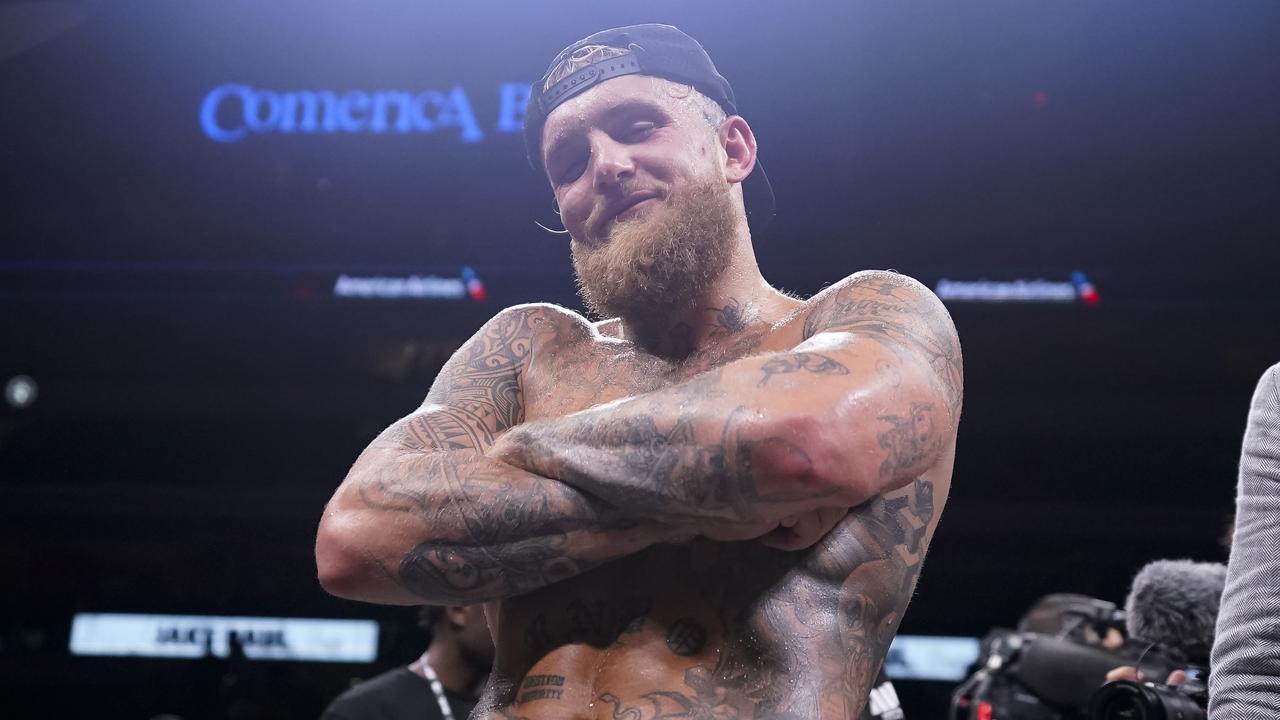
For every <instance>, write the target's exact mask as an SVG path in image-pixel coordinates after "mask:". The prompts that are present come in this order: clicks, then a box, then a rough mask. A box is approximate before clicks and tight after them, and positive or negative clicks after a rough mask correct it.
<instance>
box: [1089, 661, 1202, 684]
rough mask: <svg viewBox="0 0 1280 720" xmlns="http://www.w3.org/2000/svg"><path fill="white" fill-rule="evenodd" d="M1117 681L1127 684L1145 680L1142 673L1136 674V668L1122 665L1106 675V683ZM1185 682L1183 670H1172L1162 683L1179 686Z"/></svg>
mask: <svg viewBox="0 0 1280 720" xmlns="http://www.w3.org/2000/svg"><path fill="white" fill-rule="evenodd" d="M1117 680H1128V681H1129V682H1135V683H1136V682H1143V681H1144V680H1146V678H1145V677H1143V675H1142V673H1140V672H1138V668H1136V667H1134V666H1132V665H1122V666H1120V667H1118V668H1116V669H1114V670H1112V671H1111V672H1109V673H1107V682H1115V681H1117ZM1186 681H1187V673H1186V671H1185V670H1174V671H1173V672H1171V673H1169V677H1168V679H1166V680H1165V681H1164V684H1165V685H1181V684H1182V683H1184V682H1186Z"/></svg>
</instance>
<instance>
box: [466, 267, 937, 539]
mask: <svg viewBox="0 0 1280 720" xmlns="http://www.w3.org/2000/svg"><path fill="white" fill-rule="evenodd" d="M960 387H961V371H960V349H959V343H958V341H957V340H956V336H955V330H954V328H953V327H952V326H951V321H950V318H949V316H948V315H947V313H946V310H945V309H944V308H943V307H942V304H941V303H940V302H939V301H938V299H937V298H936V297H935V296H934V295H933V294H932V293H931V292H929V290H928V289H927V288H925V287H924V286H922V285H920V284H919V283H917V282H915V281H913V280H911V279H909V278H906V277H905V276H902V275H898V274H896V273H883V272H867V273H859V274H857V275H854V276H851V277H850V278H847V279H846V280H844V281H842V282H841V283H839V284H837V285H835V286H833V287H831V288H828V289H827V290H825V291H824V292H822V293H821V294H819V295H818V296H816V297H815V298H814V299H813V300H811V301H810V306H809V309H808V312H807V314H806V315H805V317H804V341H803V342H801V343H800V344H799V345H797V346H796V347H795V348H793V349H792V350H790V351H788V352H779V353H770V354H765V355H757V356H753V357H748V358H744V359H742V360H738V361H735V362H732V363H729V364H727V365H724V366H722V367H720V368H717V369H715V370H712V371H710V372H708V373H705V374H703V375H700V376H698V377H696V378H694V379H692V380H689V381H687V382H684V383H681V384H678V385H674V386H670V387H667V388H664V389H661V390H658V391H655V392H651V393H647V394H644V395H639V396H636V397H632V398H627V399H624V400H620V401H617V402H614V403H610V404H608V405H603V406H599V407H596V408H592V409H588V410H584V411H581V412H577V413H574V414H572V415H568V416H566V417H563V418H559V419H554V420H546V421H537V422H534V423H529V424H527V425H524V426H521V427H519V428H516V429H514V430H513V431H512V432H510V433H508V434H507V435H505V436H504V437H503V438H501V439H500V440H499V441H498V442H497V443H496V444H495V446H494V447H493V448H492V449H491V450H490V452H489V454H490V455H491V456H492V457H496V458H500V459H502V460H504V461H506V462H509V463H511V464H513V465H516V466H518V467H522V468H524V469H526V470H529V471H531V472H535V473H538V474H540V475H544V476H546V477H552V478H556V479H559V480H562V481H564V482H566V483H568V484H569V485H572V486H574V487H576V488H578V489H580V490H583V491H585V492H588V493H591V494H592V495H593V496H597V497H599V498H601V499H603V500H605V501H607V502H609V503H611V504H613V505H615V506H617V507H620V508H626V509H627V512H628V513H631V514H632V515H633V516H634V517H649V518H652V519H654V520H657V521H660V522H681V521H688V520H690V519H718V520H724V521H729V522H760V521H777V520H781V519H783V518H785V517H788V516H791V515H795V514H796V513H804V512H808V511H811V510H816V509H819V508H827V507H852V506H855V505H859V504H861V503H863V502H865V501H867V500H869V499H870V498H872V497H874V496H876V495H878V494H880V493H882V492H884V491H886V490H891V489H893V488H897V487H901V486H903V485H905V484H906V483H909V482H911V481H912V480H913V479H915V478H916V477H917V476H919V475H920V474H921V473H923V472H924V471H926V470H927V469H928V468H930V467H931V466H932V465H933V464H934V463H935V462H936V461H937V459H938V457H939V456H940V454H941V453H942V451H943V450H944V448H945V447H946V446H947V445H948V443H949V442H950V441H951V439H952V438H953V437H954V433H955V426H956V422H957V420H958V418H959V413H960V398H961V390H960Z"/></svg>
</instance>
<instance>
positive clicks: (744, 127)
mask: <svg viewBox="0 0 1280 720" xmlns="http://www.w3.org/2000/svg"><path fill="white" fill-rule="evenodd" d="M716 139H717V140H719V142H720V147H721V148H722V149H723V150H724V153H725V160H724V174H725V177H726V178H727V179H728V180H729V182H731V183H740V182H742V181H743V180H746V179H747V176H748V175H750V174H751V169H752V168H754V167H755V166H756V136H755V133H753V132H751V126H750V125H748V124H747V121H746V120H743V119H742V116H740V115H730V116H729V117H727V118H725V120H724V122H722V123H720V129H719V130H718V131H717V132H716Z"/></svg>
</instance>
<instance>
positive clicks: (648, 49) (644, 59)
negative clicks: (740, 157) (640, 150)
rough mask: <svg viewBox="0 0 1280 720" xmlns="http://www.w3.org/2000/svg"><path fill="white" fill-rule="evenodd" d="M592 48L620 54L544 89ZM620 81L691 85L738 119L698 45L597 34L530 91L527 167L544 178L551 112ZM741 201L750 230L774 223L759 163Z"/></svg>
mask: <svg viewBox="0 0 1280 720" xmlns="http://www.w3.org/2000/svg"><path fill="white" fill-rule="evenodd" d="M594 45H603V46H606V47H610V48H615V49H617V50H618V51H619V52H617V53H608V54H607V55H609V56H607V57H605V56H599V57H597V58H596V59H594V60H591V61H590V62H589V63H588V64H587V65H585V66H583V67H579V68H578V69H576V70H574V71H573V72H571V73H570V74H569V75H567V76H565V77H563V78H560V79H559V80H557V81H556V82H555V83H552V84H551V85H549V86H548V84H547V79H548V78H549V77H550V76H551V73H553V72H555V70H556V68H558V67H560V66H561V65H563V64H564V63H565V62H566V61H567V60H569V58H570V57H571V56H573V55H574V53H576V52H577V51H578V50H580V49H582V48H584V47H586V46H594ZM601 55H605V54H601ZM622 75H650V76H652V77H660V78H665V79H667V80H671V81H672V82H677V83H680V84H682V85H691V86H693V88H694V89H696V90H697V91H698V92H700V93H702V94H703V95H706V96H707V97H709V98H711V99H712V100H714V101H716V103H717V104H719V105H720V107H721V108H722V109H724V111H725V113H726V114H728V115H737V114H738V105H737V101H736V100H735V99H734V97H733V88H732V87H730V86H729V81H728V80H725V79H724V76H723V75H721V74H720V73H719V72H718V71H717V70H716V66H715V64H714V63H712V62H711V57H710V56H709V55H707V51H706V50H704V49H703V47H702V45H700V44H698V41H697V40H694V39H693V38H691V37H689V36H688V35H686V34H684V33H683V32H681V31H680V30H679V29H678V28H675V27H673V26H671V25H657V24H646V25H628V26H626V27H619V28H612V29H609V30H601V31H600V32H598V33H595V34H592V35H588V36H587V37H585V38H582V39H581V40H579V41H577V42H575V43H573V44H572V45H570V46H568V47H566V48H565V49H563V50H561V51H560V53H559V54H557V55H556V57H555V59H554V60H552V61H551V65H550V66H549V67H548V68H547V72H546V73H544V74H543V76H542V78H541V79H540V80H538V82H536V83H534V85H533V88H532V92H531V93H530V96H529V105H528V107H527V108H526V110H525V116H524V144H525V149H526V150H527V151H528V154H529V164H531V165H532V166H533V168H534V169H535V170H537V171H539V172H543V173H545V172H546V168H544V167H543V165H542V128H543V126H544V125H545V124H546V122H547V116H548V115H550V114H551V111H552V110H555V109H556V108H557V107H559V106H560V104H561V103H563V102H565V101H566V100H568V99H569V98H572V97H574V96H576V95H578V94H580V93H582V92H583V91H585V90H587V89H588V88H591V87H594V86H595V85H598V84H599V83H602V82H604V81H605V80H609V79H611V78H615V77H620V76H622ZM742 198H743V203H744V204H745V205H746V208H747V220H748V222H749V223H750V225H751V229H752V230H753V231H757V232H758V231H761V230H763V229H764V227H765V226H766V225H767V224H768V223H769V220H770V219H772V218H773V213H774V199H773V187H772V186H771V185H770V184H769V178H768V176H767V175H765V173H764V167H763V166H761V165H760V161H759V160H757V161H756V165H755V168H754V169H753V170H752V172H751V174H750V175H749V176H747V179H746V180H745V181H744V182H743V183H742Z"/></svg>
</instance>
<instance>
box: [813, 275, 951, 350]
mask: <svg viewBox="0 0 1280 720" xmlns="http://www.w3.org/2000/svg"><path fill="white" fill-rule="evenodd" d="M806 305H807V309H806V312H807V316H806V319H805V324H804V335H805V337H806V338H809V337H813V336H814V335H816V334H818V333H820V332H826V331H830V330H839V329H842V328H841V325H842V324H843V322H842V321H845V320H856V319H865V318H885V319H887V320H894V321H910V320H913V319H918V320H920V321H924V322H927V323H930V324H937V323H939V322H940V321H941V322H942V323H944V324H945V326H946V327H945V332H944V334H946V333H949V334H951V335H952V336H954V335H955V328H954V326H953V325H952V324H951V315H950V313H948V312H947V309H946V307H945V306H943V304H942V301H941V300H939V299H938V296H937V295H934V294H933V291H932V290H930V289H929V288H927V287H925V285H924V284H923V283H921V282H920V281H918V280H916V279H915V278H912V277H911V276H909V275H903V274H901V273H897V272H893V271H892V270H863V271H861V272H856V273H854V274H852V275H850V276H848V277H846V278H844V279H843V280H841V281H839V282H837V283H834V284H832V285H830V286H828V287H826V288H824V289H823V290H822V291H821V292H819V293H818V294H817V295H814V296H813V297H812V298H809V300H808V301H807V302H806ZM943 329H944V328H939V330H943Z"/></svg>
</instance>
